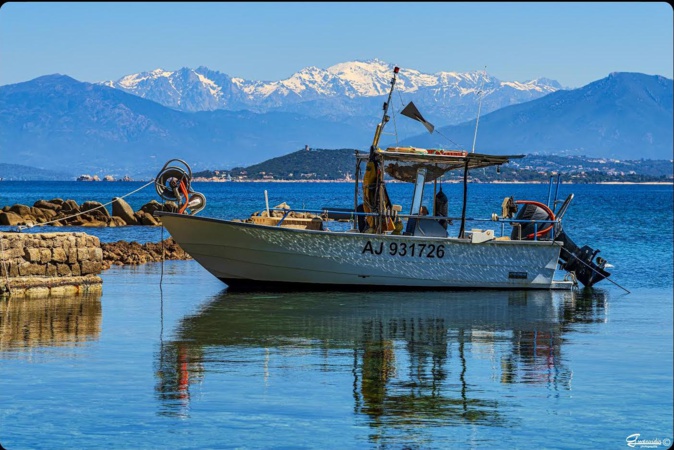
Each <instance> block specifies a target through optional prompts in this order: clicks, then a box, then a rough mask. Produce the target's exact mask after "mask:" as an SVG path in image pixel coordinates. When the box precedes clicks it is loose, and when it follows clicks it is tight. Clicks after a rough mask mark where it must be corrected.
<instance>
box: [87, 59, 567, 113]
mask: <svg viewBox="0 0 674 450" xmlns="http://www.w3.org/2000/svg"><path fill="white" fill-rule="evenodd" d="M392 74H393V64H389V63H386V62H384V61H380V60H378V59H374V60H370V61H351V62H344V63H340V64H336V65H334V66H331V67H328V68H327V69H321V68H318V67H307V68H304V69H302V70H300V71H299V72H297V73H295V74H293V75H292V76H291V77H289V78H287V79H285V80H280V81H250V80H244V79H242V78H233V77H230V76H229V75H227V74H224V73H221V72H218V71H214V70H210V69H208V68H207V67H203V66H202V67H198V68H196V69H190V68H182V69H180V70H176V71H167V70H163V69H157V70H153V71H152V72H142V73H137V74H132V75H127V76H125V77H122V78H121V79H119V80H117V81H106V82H103V83H100V84H104V85H106V86H110V87H113V88H116V89H120V90H123V91H125V92H127V93H130V94H134V95H137V96H140V97H143V98H146V99H148V100H153V101H155V102H157V103H160V104H162V105H164V106H168V107H170V108H174V109H177V110H181V111H188V112H194V111H213V110H217V109H224V110H230V111H236V110H249V111H253V112H257V113H266V112H273V111H276V112H294V113H301V114H305V115H308V116H310V117H324V116H332V117H336V118H337V117H342V118H343V117H344V116H345V115H349V116H373V112H374V111H377V110H378V106H377V104H378V103H380V102H381V97H382V96H384V95H386V94H387V93H388V91H389V88H390V82H391V76H392ZM396 89H397V91H398V92H399V93H400V97H402V101H401V98H400V97H397V98H396V102H395V104H394V105H393V106H394V107H399V108H402V106H403V105H402V103H403V102H404V103H407V102H408V101H410V100H411V99H412V98H413V99H414V102H415V104H417V105H418V106H419V107H420V108H421V110H422V111H423V113H424V115H425V116H426V117H427V118H428V119H429V120H430V121H435V122H437V123H438V125H444V124H454V123H460V122H463V121H466V120H470V119H473V118H475V116H476V113H477V109H478V104H479V96H480V95H481V94H482V93H483V94H484V97H483V100H482V107H481V108H482V112H483V113H488V112H491V111H494V110H496V109H500V108H502V107H504V106H508V105H513V104H517V103H522V102H526V101H529V100H533V99H536V98H539V97H542V96H544V95H547V94H549V93H551V92H555V91H557V90H559V89H561V86H560V85H559V83H557V82H556V81H553V80H549V79H545V78H540V79H537V80H531V81H526V82H518V81H501V80H498V79H497V78H494V77H491V76H489V75H488V74H485V72H483V71H480V72H465V73H458V72H439V73H436V74H425V73H422V72H419V71H418V70H414V69H405V68H403V69H401V70H400V74H399V77H398V82H397V84H396ZM406 94H410V95H408V96H406ZM406 97H407V98H406ZM375 115H376V114H375Z"/></svg>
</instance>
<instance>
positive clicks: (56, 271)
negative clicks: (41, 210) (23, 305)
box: [0, 233, 103, 297]
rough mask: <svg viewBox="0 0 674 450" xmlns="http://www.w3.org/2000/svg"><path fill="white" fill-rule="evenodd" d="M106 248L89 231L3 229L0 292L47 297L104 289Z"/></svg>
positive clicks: (0, 250) (0, 293)
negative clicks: (36, 231)
mask: <svg viewBox="0 0 674 450" xmlns="http://www.w3.org/2000/svg"><path fill="white" fill-rule="evenodd" d="M102 269H103V250H102V249H101V243H100V241H99V239H98V238H97V237H96V236H90V235H88V234H86V233H0V295H2V296H6V295H11V296H12V297H15V296H16V297H47V296H55V295H77V294H83V293H94V292H101V291H102V283H103V281H102V279H101V278H100V277H99V276H98V274H100V273H101V270H102Z"/></svg>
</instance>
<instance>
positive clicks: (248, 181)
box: [192, 179, 674, 186]
mask: <svg viewBox="0 0 674 450" xmlns="http://www.w3.org/2000/svg"><path fill="white" fill-rule="evenodd" d="M192 181H193V182H198V183H348V184H353V182H354V180H229V181H228V180H222V181H220V180H203V179H202V180H200V179H194V180H192ZM442 182H443V183H448V184H460V183H462V182H463V181H462V180H443V181H442ZM469 182H470V183H475V184H548V181H476V180H473V181H469ZM386 183H402V181H397V180H387V181H386ZM562 184H644V185H645V184H650V185H664V186H671V185H674V180H672V181H644V182H634V181H598V182H596V183H573V182H569V181H564V180H562Z"/></svg>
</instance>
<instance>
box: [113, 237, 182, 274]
mask: <svg viewBox="0 0 674 450" xmlns="http://www.w3.org/2000/svg"><path fill="white" fill-rule="evenodd" d="M101 249H102V250H103V270H107V269H109V268H110V267H111V266H113V265H115V266H124V265H130V266H137V265H140V264H145V263H149V262H160V261H163V260H174V259H177V260H188V259H192V257H191V256H190V255H188V254H187V253H185V251H184V250H183V249H182V248H181V247H180V246H179V245H178V243H177V242H175V241H174V240H173V238H168V239H165V240H164V241H163V242H148V243H147V244H142V245H141V244H139V243H138V242H127V241H117V242H110V243H103V244H101ZM162 250H163V255H162Z"/></svg>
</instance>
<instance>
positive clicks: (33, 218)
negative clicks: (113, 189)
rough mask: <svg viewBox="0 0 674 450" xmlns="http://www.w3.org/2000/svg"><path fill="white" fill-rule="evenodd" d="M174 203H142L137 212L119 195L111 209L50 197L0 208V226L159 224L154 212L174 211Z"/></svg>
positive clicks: (100, 205) (154, 201)
mask: <svg viewBox="0 0 674 450" xmlns="http://www.w3.org/2000/svg"><path fill="white" fill-rule="evenodd" d="M177 210H178V206H177V205H176V204H175V203H173V202H166V203H164V204H162V203H159V202H158V201H156V200H151V201H150V202H148V203H146V204H145V205H143V206H142V207H141V208H140V209H139V210H138V211H134V210H133V208H131V206H130V205H129V204H128V203H127V202H126V201H125V200H124V199H123V198H120V197H115V198H113V199H112V212H110V211H108V210H107V209H106V207H105V206H103V204H102V203H99V202H94V201H87V202H84V203H82V204H81V205H78V204H77V202H75V200H63V199H60V198H54V199H51V200H38V201H36V202H35V203H34V204H33V206H27V205H22V204H14V205H12V206H4V207H3V208H2V209H1V210H0V225H8V226H34V225H39V224H45V225H51V226H55V227H60V226H79V227H119V226H125V225H149V226H158V225H161V220H160V219H159V218H158V217H154V216H153V215H152V213H154V212H155V211H169V212H176V211H177Z"/></svg>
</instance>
